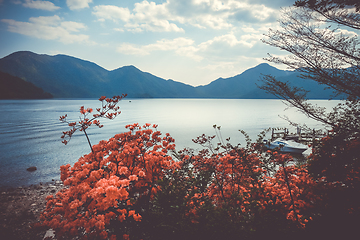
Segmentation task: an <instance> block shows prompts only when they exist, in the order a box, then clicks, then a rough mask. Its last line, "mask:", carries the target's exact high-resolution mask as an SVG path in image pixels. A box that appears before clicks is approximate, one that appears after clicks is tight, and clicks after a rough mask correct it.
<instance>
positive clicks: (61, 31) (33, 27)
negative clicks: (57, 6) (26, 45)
mask: <svg viewBox="0 0 360 240" xmlns="http://www.w3.org/2000/svg"><path fill="white" fill-rule="evenodd" d="M1 21H2V22H4V23H7V24H8V31H10V32H14V33H19V34H22V35H26V36H30V37H35V38H39V39H45V40H57V41H59V42H62V43H65V44H69V43H75V42H87V43H90V41H89V36H88V35H84V34H74V33H76V32H79V31H80V30H83V29H86V26H85V25H84V24H82V23H78V22H69V21H62V20H61V18H60V17H59V16H57V15H54V16H46V17H42V16H41V17H32V18H30V19H29V21H28V22H19V21H15V20H13V19H2V20H1Z"/></svg>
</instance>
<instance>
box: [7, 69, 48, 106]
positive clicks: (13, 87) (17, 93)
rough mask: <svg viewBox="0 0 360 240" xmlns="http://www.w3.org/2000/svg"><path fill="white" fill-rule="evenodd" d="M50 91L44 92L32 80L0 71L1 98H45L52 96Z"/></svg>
mask: <svg viewBox="0 0 360 240" xmlns="http://www.w3.org/2000/svg"><path fill="white" fill-rule="evenodd" d="M52 97H53V96H52V95H51V94H50V93H47V92H44V90H42V89H41V88H39V87H36V86H35V85H34V84H32V83H31V82H26V81H24V80H22V79H21V78H18V77H14V76H12V75H10V74H8V73H4V72H0V99H43V98H52Z"/></svg>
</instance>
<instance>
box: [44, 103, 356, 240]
mask: <svg viewBox="0 0 360 240" xmlns="http://www.w3.org/2000/svg"><path fill="white" fill-rule="evenodd" d="M120 99H121V97H114V98H112V99H107V98H105V97H102V98H100V99H99V100H100V101H102V103H103V105H102V108H101V109H97V111H98V112H99V113H98V114H94V115H93V118H92V119H89V118H88V117H87V115H88V114H90V113H91V112H92V110H91V109H85V108H84V107H81V108H80V113H81V114H82V118H81V120H80V121H79V122H73V123H71V122H70V123H69V122H67V121H66V116H63V117H61V119H60V120H61V121H63V122H66V123H68V125H69V126H70V127H72V129H71V130H70V131H67V132H64V133H63V138H65V137H71V136H72V134H73V133H74V132H75V131H76V130H81V131H84V133H85V135H86V131H85V130H86V129H87V127H89V126H90V125H92V124H95V125H97V126H99V127H101V125H100V123H99V121H98V120H97V118H99V117H107V118H109V119H112V118H113V117H115V116H116V115H118V114H119V111H118V110H119V108H118V107H116V106H115V105H116V104H117V103H118V101H119V100H120ZM109 111H114V112H115V113H114V114H113V115H111V114H110V113H109ZM156 127H157V126H156V125H153V126H152V127H151V125H150V124H146V125H144V126H143V127H140V126H139V125H138V124H133V125H128V126H126V128H127V129H129V131H128V132H125V133H120V134H117V135H115V136H114V137H113V138H110V139H109V140H108V141H100V142H99V143H98V144H97V145H94V146H91V144H90V141H89V139H88V141H89V144H90V147H91V150H92V152H91V153H90V154H87V155H84V156H83V157H81V158H80V159H79V160H78V162H76V163H75V164H74V166H73V167H71V166H70V165H69V164H68V165H65V166H61V180H62V181H63V182H64V185H65V186H66V187H67V188H65V189H64V190H62V191H60V192H58V193H57V194H56V195H55V196H48V197H47V205H46V210H45V211H44V213H43V214H42V216H41V220H42V225H43V226H47V227H51V228H53V229H54V230H55V231H56V235H57V237H58V238H61V237H71V236H74V237H80V238H82V239H119V238H123V239H130V238H132V239H221V238H227V239H233V238H239V236H242V237H243V238H245V239H250V238H253V239H259V238H262V237H267V236H269V235H273V236H276V237H277V238H279V237H281V238H289V237H294V236H300V235H299V233H301V234H309V233H311V234H313V233H314V232H315V230H314V229H316V228H319V227H322V226H321V224H322V223H324V222H326V221H324V218H327V217H328V216H329V215H335V214H333V213H334V210H335V211H339V207H337V205H339V204H340V203H345V205H344V207H340V210H341V211H340V212H342V215H341V216H340V217H338V215H336V216H337V217H338V218H339V219H340V221H342V219H343V218H347V217H348V216H349V214H352V216H355V217H353V218H351V219H352V220H355V221H354V222H356V220H358V215H359V212H360V211H359V209H360V208H359V204H358V202H359V201H357V199H358V196H357V193H358V190H359V169H360V167H359V161H358V160H359V159H358V158H359V149H360V148H359V146H360V145H359V142H360V141H359V138H358V136H359V135H357V134H355V135H354V136H353V137H352V138H344V137H342V136H341V134H340V135H339V134H338V133H337V132H336V133H337V134H334V135H330V136H329V137H327V138H325V139H323V140H322V141H321V142H320V144H319V145H317V146H315V147H314V150H313V154H312V155H311V156H310V159H309V161H310V165H308V164H303V165H299V164H296V160H294V159H293V157H292V156H290V155H288V154H280V153H278V152H276V151H274V150H272V151H270V150H267V151H266V150H264V149H262V147H261V144H260V142H261V141H258V142H257V143H251V142H250V139H249V137H248V136H246V135H245V136H246V140H247V145H246V146H245V147H240V145H238V146H233V145H231V144H229V143H227V144H225V143H224V142H223V141H222V140H221V134H220V131H218V132H217V135H218V136H220V140H221V143H218V144H217V145H216V147H214V146H213V144H212V140H213V139H214V138H215V136H212V137H208V136H205V135H202V136H201V137H198V138H197V139H194V142H195V143H199V144H201V145H202V146H204V147H205V148H204V149H202V150H201V151H199V152H198V153H195V152H194V151H193V150H189V149H184V150H183V151H180V152H179V153H176V152H175V151H173V150H175V145H174V139H172V138H171V137H170V135H169V134H166V135H165V136H162V135H161V133H160V132H159V131H157V130H156ZM214 128H215V130H216V128H217V129H218V130H220V127H216V126H215V125H214ZM86 137H87V135H86ZM65 143H66V142H65ZM169 151H171V152H172V154H173V156H170V155H169ZM173 158H174V159H175V160H174V159H173ZM308 169H310V172H311V174H312V175H313V176H314V177H312V176H311V174H310V173H309V171H308ZM338 196H340V198H339V197H338ZM341 197H345V198H347V199H346V200H343V201H341V200H339V199H341ZM334 199H335V201H334ZM334 206H335V207H334ZM344 209H346V211H345V212H344V211H343V210H344ZM313 219H314V220H313ZM319 219H320V220H321V223H320V224H319ZM328 219H331V221H333V220H334V217H333V218H331V217H329V218H328ZM333 222H334V221H333ZM338 222H339V221H338ZM338 222H337V223H338ZM345 222H347V223H349V221H345ZM326 223H329V222H326ZM329 225H330V224H326V227H327V226H329ZM309 226H310V227H309ZM309 229H310V230H309ZM323 229H325V227H324V228H323ZM302 236H306V235H302ZM308 236H312V235H308Z"/></svg>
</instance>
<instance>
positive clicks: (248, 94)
mask: <svg viewBox="0 0 360 240" xmlns="http://www.w3.org/2000/svg"><path fill="white" fill-rule="evenodd" d="M0 71H3V72H6V73H8V74H10V75H13V76H16V77H19V78H21V79H23V80H25V81H27V82H31V83H33V84H34V85H35V86H37V87H40V88H42V89H43V90H44V91H46V92H49V93H51V94H52V95H53V96H54V97H55V98H95V97H96V98H97V97H99V96H102V95H106V96H113V95H121V94H122V93H126V94H128V97H129V98H270V99H274V98H276V97H275V96H273V95H270V94H267V93H266V92H264V91H263V90H261V89H259V88H258V87H257V86H256V83H257V82H258V80H259V78H260V77H261V74H271V75H273V76H275V77H278V78H282V79H284V80H288V81H290V82H296V83H299V84H300V86H302V85H304V86H306V85H307V84H306V83H303V81H306V80H303V79H300V78H298V77H297V76H295V75H294V74H296V73H295V72H293V71H285V70H279V69H277V68H275V67H272V66H270V65H269V64H267V63H261V64H259V65H257V66H255V67H252V68H249V69H247V70H245V71H244V72H242V73H241V74H238V75H235V76H233V77H229V78H218V79H216V80H214V81H212V82H210V83H209V84H207V85H201V86H196V87H194V86H192V85H189V84H184V83H181V82H177V81H175V80H172V79H167V80H166V79H163V78H160V77H157V76H155V75H153V74H151V73H148V72H143V71H141V70H140V69H138V68H137V67H136V66H133V65H128V66H123V67H119V68H117V69H114V70H110V71H109V70H106V69H105V68H103V67H101V66H99V65H97V64H96V63H93V62H90V61H87V60H82V59H79V58H76V57H72V56H68V55H64V54H58V55H54V56H50V55H46V54H36V53H33V52H30V51H20V52H14V53H12V54H10V55H8V56H6V57H4V58H1V59H0ZM311 87H312V89H311V90H312V91H310V92H316V94H313V96H314V97H315V98H320V99H327V98H329V96H330V95H329V94H330V93H329V91H324V90H322V89H323V87H322V86H320V85H319V84H316V83H315V85H314V84H313V85H311Z"/></svg>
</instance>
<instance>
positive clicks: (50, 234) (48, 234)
mask: <svg viewBox="0 0 360 240" xmlns="http://www.w3.org/2000/svg"><path fill="white" fill-rule="evenodd" d="M43 239H44V240H45V239H46V240H48V239H49V240H50V239H55V231H54V230H53V229H51V228H50V229H49V230H47V231H46V233H45V236H44V238H43Z"/></svg>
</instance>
